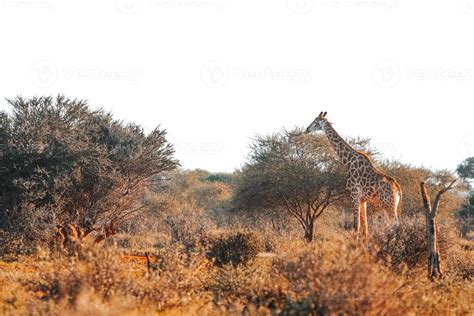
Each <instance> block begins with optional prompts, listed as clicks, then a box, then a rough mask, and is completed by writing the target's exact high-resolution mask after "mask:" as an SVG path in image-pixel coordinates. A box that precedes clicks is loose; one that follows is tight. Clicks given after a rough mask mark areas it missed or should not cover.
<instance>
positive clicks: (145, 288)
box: [0, 223, 474, 315]
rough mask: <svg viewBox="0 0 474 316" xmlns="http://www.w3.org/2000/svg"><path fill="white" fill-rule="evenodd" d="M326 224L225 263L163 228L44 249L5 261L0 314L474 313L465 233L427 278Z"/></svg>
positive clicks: (408, 231)
mask: <svg viewBox="0 0 474 316" xmlns="http://www.w3.org/2000/svg"><path fill="white" fill-rule="evenodd" d="M412 224H413V227H415V226H416V225H415V224H414V223H412ZM413 227H411V226H410V227H409V228H407V229H405V230H403V231H399V232H398V234H399V236H398V238H400V239H401V240H405V239H404V238H407V237H406V236H404V235H403V234H408V235H413V234H415V233H414V231H416V229H414V228H413ZM323 232H324V233H326V234H327V235H326V236H325V238H318V239H317V240H316V241H315V242H313V243H312V244H310V245H308V244H306V243H305V242H303V241H301V237H300V236H295V237H294V238H289V237H287V236H285V237H281V236H273V240H274V242H275V252H274V253H272V254H271V255H262V256H257V257H255V258H254V259H252V260H250V261H249V262H248V263H247V264H239V265H236V266H234V265H232V264H228V265H224V266H222V267H218V266H216V265H214V264H212V262H210V261H209V260H208V259H207V258H206V249H204V248H202V249H194V250H193V251H189V250H188V249H186V248H185V247H183V246H180V245H179V244H176V243H172V242H171V241H170V240H167V239H166V238H165V237H164V236H162V235H154V236H147V237H143V239H142V240H141V241H140V240H137V238H138V239H139V237H137V236H127V235H121V236H117V238H116V240H115V241H116V242H115V243H112V242H109V243H106V244H104V245H103V246H102V247H101V248H98V249H93V250H92V251H86V252H85V254H84V258H83V259H81V260H79V259H78V258H75V257H72V258H68V257H64V256H59V255H53V254H52V253H50V252H49V251H39V252H37V254H36V255H34V256H33V255H30V256H20V257H17V258H16V260H15V261H11V262H3V261H2V262H0V289H1V290H0V314H4V315H29V314H32V315H143V314H163V315H175V314H178V315H220V314H223V313H224V314H250V315H256V314H262V315H269V314H275V313H282V314H292V315H296V314H357V315H359V314H364V315H380V314H385V315H388V314H470V313H472V312H473V311H474V303H473V299H472V293H474V292H473V291H474V287H473V280H472V276H473V274H472V263H473V260H472V258H473V256H472V254H473V253H472V251H473V250H472V249H473V245H472V243H469V241H467V240H461V239H459V237H457V236H451V237H450V242H451V243H454V245H451V247H449V249H448V248H446V252H445V258H446V260H445V261H444V263H445V268H446V272H447V273H446V277H445V278H444V279H443V280H441V281H439V282H429V281H428V280H427V278H426V276H425V271H424V270H423V269H422V266H423V264H422V263H421V262H420V263H415V264H414V265H412V266H409V264H402V265H398V266H396V267H395V266H394V265H393V261H392V262H387V261H385V260H380V258H379V257H377V254H379V255H380V253H377V252H376V251H371V252H367V251H366V250H365V249H364V248H363V247H361V245H360V244H358V243H357V242H355V241H353V239H352V237H351V235H350V234H344V232H343V231H337V225H334V227H325V228H324V229H323ZM331 232H332V233H331ZM228 233H229V232H225V234H226V235H228ZM265 234H268V232H266V233H265ZM392 234H393V231H390V230H388V232H387V233H386V235H387V236H388V237H390V236H392ZM214 235H217V236H219V233H218V232H214ZM382 235H383V234H382V233H378V235H377V236H378V237H379V238H382ZM382 239H383V238H382ZM124 240H128V242H124ZM118 245H120V247H119V246H118ZM392 247H397V248H404V247H405V248H406V249H396V250H392V252H393V253H394V254H395V255H397V254H399V253H403V254H404V255H405V256H409V255H410V254H412V255H413V256H414V257H413V258H407V259H409V260H413V262H415V261H416V260H421V261H424V258H423V255H421V257H420V258H418V256H420V255H419V254H418V253H417V252H416V251H415V252H410V251H411V250H410V249H411V248H410V247H411V245H406V244H405V245H404V244H403V243H401V242H400V243H396V244H394V245H392ZM144 251H150V252H151V254H152V257H153V258H154V260H152V261H153V269H151V270H150V271H148V270H147V267H146V261H145V260H144V258H143V254H144ZM132 255H133V256H132ZM384 256H385V254H384ZM383 258H385V257H383ZM416 258H418V259H416Z"/></svg>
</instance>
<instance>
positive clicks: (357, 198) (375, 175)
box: [306, 112, 402, 243]
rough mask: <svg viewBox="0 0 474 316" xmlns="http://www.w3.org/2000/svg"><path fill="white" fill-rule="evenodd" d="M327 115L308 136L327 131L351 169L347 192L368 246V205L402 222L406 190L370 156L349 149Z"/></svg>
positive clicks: (313, 125) (310, 128)
mask: <svg viewBox="0 0 474 316" xmlns="http://www.w3.org/2000/svg"><path fill="white" fill-rule="evenodd" d="M326 115H327V112H324V113H323V112H321V113H320V114H319V115H318V117H316V119H315V120H314V121H313V122H312V123H311V125H309V126H308V128H307V129H306V132H307V133H309V132H312V131H324V132H325V134H326V136H327V138H328V139H329V142H330V143H331V145H332V147H333V148H334V151H335V152H336V154H337V155H338V156H339V158H340V160H341V162H342V163H343V164H344V165H345V166H346V167H347V169H348V171H349V178H348V179H347V189H348V191H349V192H350V197H351V201H352V204H353V216H354V230H355V232H356V236H357V239H359V237H360V231H361V228H362V236H363V238H364V241H365V242H366V243H368V239H367V238H368V236H367V235H368V227H367V204H370V205H378V206H381V207H382V208H383V209H384V210H386V211H388V213H389V215H390V216H393V217H394V218H395V219H396V220H397V221H398V213H397V209H398V205H399V204H400V202H401V199H402V189H401V188H400V185H399V184H398V182H397V181H396V180H395V179H394V178H392V177H390V176H387V175H385V174H384V173H383V172H382V171H381V170H380V169H379V168H378V167H377V166H376V165H375V163H374V162H373V161H372V159H371V158H370V157H369V156H368V155H367V154H366V153H364V152H361V151H358V150H356V149H355V148H353V147H352V146H351V145H349V144H348V143H347V142H346V141H345V140H344V139H343V138H342V137H341V136H340V135H339V134H338V133H337V132H336V130H335V129H334V128H333V126H332V124H331V123H330V122H329V121H328V120H327V119H326Z"/></svg>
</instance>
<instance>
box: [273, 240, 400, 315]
mask: <svg viewBox="0 0 474 316" xmlns="http://www.w3.org/2000/svg"><path fill="white" fill-rule="evenodd" d="M278 264H279V265H280V268H279V270H280V271H281V273H283V274H284V275H286V277H287V278H288V281H289V292H288V298H287V299H286V301H285V302H282V306H281V309H282V312H283V313H284V314H287V313H290V312H291V313H295V314H368V313H370V314H388V313H391V312H392V313H393V312H394V311H395V310H397V309H398V308H399V306H392V305H390V304H392V303H393V302H390V299H391V298H392V297H393V296H395V295H397V291H398V289H399V287H400V286H401V285H402V283H401V282H400V280H397V279H396V278H395V277H394V275H393V274H391V273H390V272H389V271H387V270H386V269H384V268H383V267H381V266H380V265H377V264H375V263H374V260H373V258H372V257H371V256H370V255H369V254H368V253H367V252H365V251H364V249H363V247H361V245H359V244H357V243H356V242H351V241H349V240H336V241H334V242H333V244H331V245H327V244H323V243H320V244H315V245H312V246H310V247H307V248H306V249H304V250H303V251H300V253H298V254H296V255H293V257H290V258H284V259H282V260H281V261H280V262H279V263H278Z"/></svg>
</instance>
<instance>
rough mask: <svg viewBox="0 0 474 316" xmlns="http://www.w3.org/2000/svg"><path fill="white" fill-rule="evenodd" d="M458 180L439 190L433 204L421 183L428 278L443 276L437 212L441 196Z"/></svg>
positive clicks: (423, 184)
mask: <svg viewBox="0 0 474 316" xmlns="http://www.w3.org/2000/svg"><path fill="white" fill-rule="evenodd" d="M456 181H457V179H456V180H453V181H452V182H451V184H449V186H447V187H445V188H444V189H442V190H441V191H439V192H438V194H437V195H436V198H435V201H434V203H433V204H431V200H430V197H429V195H428V192H427V191H426V187H425V183H424V182H421V183H420V189H421V197H422V198H423V206H424V209H425V222H426V238H427V242H428V249H427V250H428V278H430V279H432V280H433V279H435V278H441V277H442V276H443V273H442V271H441V256H440V254H439V247H438V225H436V214H437V211H438V207H439V202H440V199H441V196H442V195H443V194H444V193H446V192H447V191H449V190H450V189H451V188H452V186H453V184H454V183H455V182H456Z"/></svg>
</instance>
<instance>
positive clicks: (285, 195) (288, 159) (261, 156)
mask: <svg viewBox="0 0 474 316" xmlns="http://www.w3.org/2000/svg"><path fill="white" fill-rule="evenodd" d="M344 192H345V173H344V170H343V169H342V167H341V165H340V164H339V163H338V162H337V160H336V158H335V156H334V153H333V151H332V149H331V147H330V144H329V143H328V141H327V140H326V138H325V137H323V136H322V135H311V134H302V133H301V131H300V130H294V131H291V132H287V131H284V132H281V133H278V134H274V135H270V136H258V137H257V138H256V139H255V141H254V143H253V144H252V145H251V151H250V155H249V162H248V163H247V164H246V165H245V166H244V167H243V168H242V170H241V171H240V173H238V174H237V179H236V187H235V196H234V203H235V206H236V207H237V208H240V209H244V210H251V211H258V210H260V211H262V210H263V211H266V210H280V211H282V210H286V211H287V212H288V213H289V214H290V215H291V216H293V217H294V218H296V219H297V220H298V222H299V223H300V224H301V227H302V228H303V230H304V238H305V240H306V241H308V242H311V241H312V240H313V233H314V223H315V221H316V219H317V218H318V217H319V216H321V214H322V213H323V211H324V210H325V209H326V208H327V207H328V206H329V205H330V204H331V203H333V202H336V201H338V200H340V199H342V198H343V197H344V194H343V193H344Z"/></svg>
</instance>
